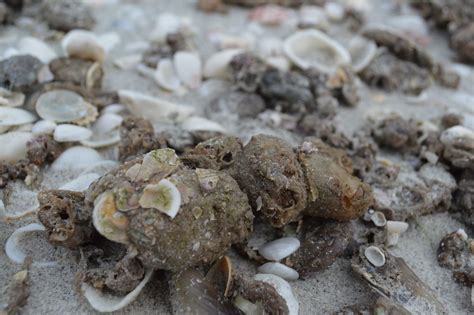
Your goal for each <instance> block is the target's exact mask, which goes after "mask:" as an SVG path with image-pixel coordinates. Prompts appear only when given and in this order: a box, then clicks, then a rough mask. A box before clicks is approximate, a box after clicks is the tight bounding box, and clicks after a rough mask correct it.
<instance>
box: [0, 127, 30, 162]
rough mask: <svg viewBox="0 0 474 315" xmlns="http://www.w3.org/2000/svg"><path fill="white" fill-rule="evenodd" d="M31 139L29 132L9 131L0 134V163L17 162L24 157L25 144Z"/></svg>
mask: <svg viewBox="0 0 474 315" xmlns="http://www.w3.org/2000/svg"><path fill="white" fill-rule="evenodd" d="M31 139H33V134H32V133H31V132H22V131H11V132H8V133H5V134H0V148H2V149H1V150H0V161H2V162H17V161H18V160H21V159H23V158H25V157H26V152H27V148H26V144H27V143H28V141H30V140H31Z"/></svg>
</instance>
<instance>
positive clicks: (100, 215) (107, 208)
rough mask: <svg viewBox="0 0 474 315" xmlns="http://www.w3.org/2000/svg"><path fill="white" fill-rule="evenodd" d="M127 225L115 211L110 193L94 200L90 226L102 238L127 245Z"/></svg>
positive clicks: (126, 221)
mask: <svg viewBox="0 0 474 315" xmlns="http://www.w3.org/2000/svg"><path fill="white" fill-rule="evenodd" d="M128 223H129V221H128V218H127V217H126V216H125V215H124V214H123V213H121V212H119V211H117V207H116V206H115V197H114V194H113V193H112V192H109V191H106V192H104V193H102V194H101V195H100V196H98V197H97V198H96V199H95V200H94V210H93V211H92V224H93V225H94V227H95V229H96V231H97V232H99V233H100V234H101V235H102V236H104V237H105V238H107V239H109V240H111V241H114V242H117V243H122V244H127V243H128V235H127V231H126V229H127V227H128Z"/></svg>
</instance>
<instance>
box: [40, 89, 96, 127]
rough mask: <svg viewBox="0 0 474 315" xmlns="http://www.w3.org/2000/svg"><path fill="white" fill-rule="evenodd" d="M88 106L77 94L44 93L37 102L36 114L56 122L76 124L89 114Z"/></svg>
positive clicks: (60, 91) (58, 91)
mask: <svg viewBox="0 0 474 315" xmlns="http://www.w3.org/2000/svg"><path fill="white" fill-rule="evenodd" d="M88 110H89V108H88V104H87V103H86V102H85V101H84V99H83V98H82V97H81V96H80V95H79V94H77V93H74V92H71V91H68V90H53V91H48V92H46V93H43V94H42V95H41V96H40V97H39V98H38V100H37V101H36V112H37V113H38V115H39V116H40V117H41V118H43V119H45V120H50V121H54V122H74V121H77V120H79V119H81V118H84V117H86V116H87V114H88Z"/></svg>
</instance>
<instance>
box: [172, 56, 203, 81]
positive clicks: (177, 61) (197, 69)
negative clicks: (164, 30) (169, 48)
mask: <svg viewBox="0 0 474 315" xmlns="http://www.w3.org/2000/svg"><path fill="white" fill-rule="evenodd" d="M173 62H174V68H175V69H176V74H177V75H178V78H179V79H180V80H181V82H183V84H184V85H185V86H186V87H188V88H190V89H196V88H198V87H199V85H201V81H202V64H201V59H199V56H198V55H197V54H195V53H191V52H188V51H178V52H176V53H175V54H174V57H173Z"/></svg>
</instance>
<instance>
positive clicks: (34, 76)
mask: <svg viewBox="0 0 474 315" xmlns="http://www.w3.org/2000/svg"><path fill="white" fill-rule="evenodd" d="M41 67H42V63H41V61H40V60H39V59H38V58H36V57H33V56H31V55H20V56H13V57H10V58H7V59H5V60H2V61H0V86H1V87H4V88H6V89H9V90H13V91H20V92H24V93H27V92H30V91H32V90H33V89H34V87H35V85H36V83H37V82H38V72H39V70H40V68H41Z"/></svg>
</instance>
